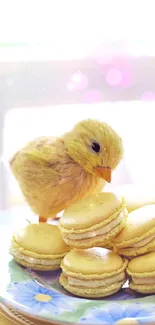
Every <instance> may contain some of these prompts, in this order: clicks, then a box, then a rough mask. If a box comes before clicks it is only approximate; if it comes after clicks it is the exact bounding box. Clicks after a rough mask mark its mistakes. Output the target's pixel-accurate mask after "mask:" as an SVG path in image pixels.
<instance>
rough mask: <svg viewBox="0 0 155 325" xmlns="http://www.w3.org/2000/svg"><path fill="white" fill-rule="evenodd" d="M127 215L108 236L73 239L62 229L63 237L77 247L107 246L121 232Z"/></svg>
mask: <svg viewBox="0 0 155 325" xmlns="http://www.w3.org/2000/svg"><path fill="white" fill-rule="evenodd" d="M126 219H127V215H125V216H124V219H123V220H122V221H121V222H120V224H119V225H118V226H117V227H115V228H113V229H112V230H111V231H110V232H109V233H108V234H107V235H106V236H105V235H103V236H102V235H100V236H96V237H92V238H89V240H88V239H87V240H71V239H68V238H67V235H66V234H65V233H63V231H62V237H63V239H64V241H65V242H66V244H67V245H68V246H72V247H76V248H90V247H94V246H104V245H105V246H107V245H108V244H110V245H111V246H112V244H111V240H112V239H113V238H114V237H115V236H117V234H119V233H120V231H121V230H122V229H123V228H124V226H125V223H126Z"/></svg>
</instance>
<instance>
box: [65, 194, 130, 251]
mask: <svg viewBox="0 0 155 325" xmlns="http://www.w3.org/2000/svg"><path fill="white" fill-rule="evenodd" d="M126 218H127V210H126V206H125V202H124V200H123V199H122V198H121V197H119V196H116V195H115V194H113V193H111V192H103V193H99V194H96V195H91V196H89V197H87V198H84V199H83V200H81V201H78V202H76V203H74V204H73V205H71V206H70V207H69V208H68V209H67V210H65V212H64V214H63V216H62V217H61V219H60V224H59V225H60V229H61V232H62V236H63V238H64V240H65V242H66V243H67V244H68V245H70V246H72V247H77V248H89V247H93V246H102V247H103V246H104V245H106V246H107V244H108V243H109V242H110V240H111V239H112V238H113V237H115V236H116V235H117V234H118V233H119V232H120V231H121V230H122V229H123V227H124V224H125V221H126Z"/></svg>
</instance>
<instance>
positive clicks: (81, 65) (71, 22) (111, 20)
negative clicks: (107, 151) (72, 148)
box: [0, 0, 155, 209]
mask: <svg viewBox="0 0 155 325" xmlns="http://www.w3.org/2000/svg"><path fill="white" fill-rule="evenodd" d="M152 6H153V1H143V3H141V2H139V1H137V2H135V1H133V2H132V1H117V3H115V2H114V1H112V2H111V1H108V3H107V1H104V0H102V1H100V0H98V1H93V0H92V1H91V2H90V1H86V0H85V1H80V0H79V1H74V2H73V1H69V0H66V1H60V0H57V1H56V0H51V1H44V2H43V1H39V2H38V1H28V0H27V1H16V0H15V1H14V2H12V1H8V0H6V1H5V3H4V4H3V5H2V10H1V12H0V132H1V134H0V154H1V164H0V182H1V183H0V208H1V209H2V208H3V209H7V208H9V207H14V206H17V205H23V204H24V199H23V197H22V195H21V192H20V189H19V187H18V184H17V183H16V181H15V179H14V177H13V176H12V175H11V173H10V170H9V165H8V160H9V158H10V157H11V155H12V154H14V153H15V152H16V150H18V149H19V148H21V147H22V146H24V145H25V144H26V143H27V142H28V141H29V140H32V139H33V138H35V137H37V136H42V135H55V136H59V135H61V134H63V133H64V132H66V131H68V130H69V129H70V128H72V126H73V125H74V124H75V123H76V122H77V121H79V120H81V119H83V118H88V117H89V118H91V117H92V118H97V119H100V120H103V121H105V122H108V123H109V124H110V125H111V126H113V127H114V128H115V129H116V130H117V131H118V132H119V133H120V135H121V136H122V138H123V141H124V147H125V155H124V159H123V161H122V163H121V164H120V166H119V167H118V169H117V170H116V172H115V173H114V175H113V180H112V186H113V185H117V184H124V183H142V184H144V183H155V169H154V166H155V153H154V139H155V122H154V121H155V41H154V40H152V36H151V35H152V30H154V17H153V15H154V10H152V8H153V7H152ZM6 16H7V19H6Z"/></svg>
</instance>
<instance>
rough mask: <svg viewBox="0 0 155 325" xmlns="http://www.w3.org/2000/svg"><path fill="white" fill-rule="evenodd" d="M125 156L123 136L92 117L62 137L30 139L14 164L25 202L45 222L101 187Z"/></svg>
mask: <svg viewBox="0 0 155 325" xmlns="http://www.w3.org/2000/svg"><path fill="white" fill-rule="evenodd" d="M122 156H123V146H122V140H121V138H120V137H119V135H118V134H117V133H116V132H115V131H114V130H113V129H112V128H111V127H110V126H109V125H107V124H106V123H102V122H100V121H96V120H90V119H88V120H84V121H81V122H79V123H78V124H77V125H75V127H74V128H73V129H72V130H71V131H70V132H69V133H66V134H64V135H63V136H62V137H61V138H56V139H53V138H52V137H41V138H38V139H36V140H34V141H32V142H30V143H29V144H28V145H27V146H26V147H25V148H23V149H21V150H20V151H18V152H17V153H16V154H15V155H14V156H13V158H12V159H11V161H10V165H11V169H12V172H13V174H14V175H15V177H16V179H17V181H18V183H19V186H20V188H21V190H22V193H23V194H24V196H25V198H26V201H27V203H28V204H29V205H30V207H31V208H32V210H33V211H34V212H35V213H37V214H38V215H39V216H40V221H43V219H44V218H45V219H46V218H48V217H50V218H53V217H54V216H55V215H56V214H57V213H59V212H61V211H62V210H64V209H66V208H67V206H69V205H70V204H72V203H73V202H75V201H77V200H80V199H82V198H83V197H85V196H87V195H89V194H92V193H94V192H99V191H101V189H102V188H103V186H104V184H105V181H108V182H110V181H111V171H112V170H113V169H114V168H115V167H116V166H117V165H118V163H119V162H120V160H121V158H122Z"/></svg>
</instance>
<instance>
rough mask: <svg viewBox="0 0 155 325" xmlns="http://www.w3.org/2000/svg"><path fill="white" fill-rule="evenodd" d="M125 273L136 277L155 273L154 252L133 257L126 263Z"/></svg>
mask: <svg viewBox="0 0 155 325" xmlns="http://www.w3.org/2000/svg"><path fill="white" fill-rule="evenodd" d="M127 273H128V274H129V275H132V276H138V277H144V276H148V275H150V274H151V275H155V252H151V253H148V254H146V255H142V256H138V257H136V258H133V259H132V260H131V261H130V262H129V264H128V267H127Z"/></svg>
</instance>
